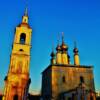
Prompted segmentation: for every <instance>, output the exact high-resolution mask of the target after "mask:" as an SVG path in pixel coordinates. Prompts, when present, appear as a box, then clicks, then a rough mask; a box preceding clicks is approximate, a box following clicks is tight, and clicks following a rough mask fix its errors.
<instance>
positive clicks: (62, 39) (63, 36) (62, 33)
mask: <svg viewBox="0 0 100 100" xmlns="http://www.w3.org/2000/svg"><path fill="white" fill-rule="evenodd" d="M62 43H64V32H62Z"/></svg>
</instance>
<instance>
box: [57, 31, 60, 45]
mask: <svg viewBox="0 0 100 100" xmlns="http://www.w3.org/2000/svg"><path fill="white" fill-rule="evenodd" d="M59 41H60V36H59V33H58V39H57V42H58V45H60V44H59Z"/></svg>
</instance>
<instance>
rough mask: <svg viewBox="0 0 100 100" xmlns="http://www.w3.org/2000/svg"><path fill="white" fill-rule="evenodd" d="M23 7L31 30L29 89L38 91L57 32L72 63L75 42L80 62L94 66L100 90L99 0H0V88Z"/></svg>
mask: <svg viewBox="0 0 100 100" xmlns="http://www.w3.org/2000/svg"><path fill="white" fill-rule="evenodd" d="M26 6H27V7H28V15H29V24H30V26H31V28H32V29H33V32H32V43H31V44H32V49H31V64H30V77H31V80H32V82H31V85H30V92H32V93H39V92H40V91H41V76H42V74H41V73H42V71H43V70H44V69H45V68H47V66H48V65H49V64H50V59H51V58H50V53H51V51H52V45H53V44H54V47H55V48H56V46H57V40H58V34H60V41H61V32H64V40H65V43H66V44H67V45H68V47H69V51H68V52H69V54H70V56H71V63H72V64H73V47H74V41H76V42H77V47H78V49H79V55H80V63H81V64H82V65H93V66H94V81H95V88H96V90H98V91H100V85H99V84H100V76H99V74H100V60H99V59H100V58H99V57H100V44H99V43H100V0H0V91H3V89H4V77H5V76H6V75H7V72H8V68H9V64H10V55H11V51H12V44H13V40H14V32H15V27H16V26H17V25H18V24H19V23H21V21H22V16H23V14H24V11H25V8H26ZM55 52H56V51H55Z"/></svg>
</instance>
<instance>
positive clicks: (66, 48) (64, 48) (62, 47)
mask: <svg viewBox="0 0 100 100" xmlns="http://www.w3.org/2000/svg"><path fill="white" fill-rule="evenodd" d="M61 49H62V50H64V51H67V50H68V46H67V45H66V44H65V43H64V42H62V45H61Z"/></svg>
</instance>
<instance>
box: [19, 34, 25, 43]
mask: <svg viewBox="0 0 100 100" xmlns="http://www.w3.org/2000/svg"><path fill="white" fill-rule="evenodd" d="M25 41H26V34H25V33H22V34H21V35H20V43H21V44H25Z"/></svg>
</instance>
